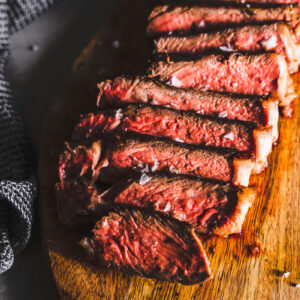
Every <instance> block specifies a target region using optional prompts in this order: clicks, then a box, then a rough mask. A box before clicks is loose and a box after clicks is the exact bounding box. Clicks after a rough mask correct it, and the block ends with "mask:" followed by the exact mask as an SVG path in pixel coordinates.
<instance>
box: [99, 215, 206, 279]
mask: <svg viewBox="0 0 300 300" xmlns="http://www.w3.org/2000/svg"><path fill="white" fill-rule="evenodd" d="M93 234H94V241H95V244H96V247H97V250H98V251H97V254H98V255H99V256H100V259H101V260H102V261H105V262H106V263H107V264H113V265H115V266H118V267H121V268H126V269H131V270H132V271H135V272H137V273H140V274H144V275H149V276H151V275H152V276H154V275H158V276H159V277H160V278H163V279H169V280H177V281H183V282H184V281H186V282H189V281H194V280H199V279H200V280H201V279H202V280H203V279H205V278H207V277H208V276H209V275H208V270H207V267H206V263H205V262H204V260H205V256H204V253H203V252H202V251H201V250H202V249H200V248H199V247H198V245H197V244H196V243H195V241H193V240H192V239H190V240H189V241H188V242H187V241H186V240H183V238H182V237H181V236H180V234H178V233H177V232H176V231H175V230H173V229H172V227H171V226H167V225H166V224H164V223H162V222H160V220H159V219H157V218H155V217H153V216H147V217H143V216H142V215H141V214H140V213H138V212H136V211H133V212H131V213H129V212H128V211H127V210H126V211H125V216H124V213H123V214H118V213H110V215H109V216H108V217H104V218H102V219H101V221H99V222H98V223H96V226H95V228H94V230H93Z"/></svg>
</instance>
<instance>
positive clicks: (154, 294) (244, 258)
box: [39, 0, 300, 300]
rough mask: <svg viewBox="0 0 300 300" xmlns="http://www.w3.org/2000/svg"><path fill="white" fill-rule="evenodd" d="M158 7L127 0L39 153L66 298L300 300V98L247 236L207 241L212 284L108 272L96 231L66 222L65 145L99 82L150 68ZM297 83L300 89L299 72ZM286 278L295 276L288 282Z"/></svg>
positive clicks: (97, 41) (52, 120)
mask: <svg viewBox="0 0 300 300" xmlns="http://www.w3.org/2000/svg"><path fill="white" fill-rule="evenodd" d="M133 7H134V9H132V8H133ZM150 7H151V6H150V3H149V2H147V4H145V2H144V1H136V0H127V1H126V0H125V1H122V2H121V3H120V5H119V6H118V8H117V9H116V11H115V12H114V13H113V14H112V16H110V18H109V19H108V20H107V21H106V22H104V24H103V26H102V27H101V28H100V29H99V32H98V33H97V34H96V35H95V36H94V37H93V38H92V40H91V41H90V43H89V45H88V46H87V47H86V48H85V49H84V50H83V51H82V53H81V55H80V56H79V58H78V59H77V61H76V62H75V63H74V67H73V70H72V72H71V74H70V77H69V78H68V79H67V80H66V82H65V84H64V85H63V86H62V89H61V91H60V92H59V93H58V95H57V97H56V99H55V101H54V105H53V107H52V111H51V112H50V116H49V120H48V126H47V129H46V131H45V134H44V140H43V143H42V148H41V155H40V170H39V180H40V201H41V203H40V207H41V224H42V236H43V239H44V246H45V249H46V252H47V253H48V255H49V261H50V265H51V268H52V272H53V276H54V279H55V281H56V284H57V288H58V292H59V294H60V297H61V299H207V300H210V299H224V300H225V299H247V300H249V299H276V300H277V299H300V290H299V288H296V287H294V286H293V285H294V284H296V283H299V282H300V251H299V248H300V247H299V246H300V243H299V241H300V234H299V225H300V222H299V217H300V216H299V212H300V110H299V103H298V100H297V101H296V105H295V114H294V117H293V118H292V119H281V120H280V142H279V144H278V146H276V147H275V148H274V151H273V153H272V154H271V156H270V167H269V168H268V169H267V171H266V172H265V173H263V174H261V175H259V176H256V177H254V178H252V181H251V183H252V184H253V185H255V186H256V187H257V189H258V194H259V195H258V197H257V199H256V201H255V203H254V204H253V206H252V208H251V209H250V211H249V213H248V215H247V218H246V221H245V223H244V226H243V234H242V236H241V237H230V238H228V239H221V238H212V239H207V240H204V241H203V244H204V248H205V250H206V252H207V255H208V259H209V261H210V262H211V269H212V271H213V274H214V279H213V280H211V281H209V282H207V283H206V284H205V285H203V286H202V285H193V286H183V285H180V284H174V283H168V282H161V281H157V280H149V279H144V278H141V277H139V276H131V275H127V274H125V273H122V272H120V271H114V270H107V269H101V268H99V267H97V266H96V265H93V264H91V263H90V262H89V261H88V260H87V259H86V257H85V255H84V253H83V251H82V250H81V248H80V246H79V245H78V242H79V240H80V239H81V238H82V237H83V235H84V233H85V232H86V231H87V230H88V228H68V227H66V226H63V225H62V224H61V223H60V221H59V220H58V217H57V212H56V201H55V195H54V184H55V182H57V181H58V176H57V162H58V155H59V152H60V150H61V149H62V147H63V142H64V141H65V140H68V139H69V137H70V133H71V130H72V127H73V126H74V124H75V122H76V121H77V120H78V118H79V115H80V114H82V113H86V112H89V111H93V110H95V102H96V94H97V89H96V83H97V82H98V81H100V80H102V79H104V78H107V77H109V76H113V75H118V74H122V73H132V72H135V71H136V72H142V71H143V70H144V69H145V67H146V64H147V57H149V55H150V52H151V45H150V46H149V41H147V39H146V38H145V37H144V33H143V32H144V28H145V24H146V23H145V20H146V16H147V14H148V12H149V9H150ZM115 40H118V42H119V47H117V46H118V45H117V43H114V41H115ZM145 57H146V58H145ZM295 82H296V84H297V87H298V88H299V93H300V75H299V74H297V75H296V76H295ZM253 244H258V245H260V247H261V253H260V254H259V255H257V256H250V255H249V253H248V247H249V246H251V245H253ZM284 272H290V276H289V277H288V278H283V277H282V274H283V273H284Z"/></svg>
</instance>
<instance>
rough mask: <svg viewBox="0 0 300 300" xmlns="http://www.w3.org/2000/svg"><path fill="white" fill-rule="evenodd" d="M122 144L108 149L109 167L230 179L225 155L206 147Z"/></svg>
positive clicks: (230, 165)
mask: <svg viewBox="0 0 300 300" xmlns="http://www.w3.org/2000/svg"><path fill="white" fill-rule="evenodd" d="M126 144H127V145H124V146H122V147H119V148H118V149H114V150H113V151H110V153H109V155H110V162H109V166H110V167H115V168H118V169H132V168H134V169H136V170H139V171H144V170H145V171H147V170H152V171H168V172H171V173H173V174H186V175H192V176H201V177H204V178H212V179H216V180H221V181H230V180H231V176H232V174H231V172H232V164H231V162H230V160H229V158H228V157H227V156H225V155H222V154H218V153H216V152H213V151H209V150H201V149H193V150H191V149H189V148H187V147H183V146H177V145H173V144H170V143H165V142H146V143H141V142H137V141H127V143H126Z"/></svg>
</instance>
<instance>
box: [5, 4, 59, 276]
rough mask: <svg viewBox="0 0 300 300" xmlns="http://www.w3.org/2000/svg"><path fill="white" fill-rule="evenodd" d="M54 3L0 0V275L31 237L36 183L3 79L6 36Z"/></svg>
mask: <svg viewBox="0 0 300 300" xmlns="http://www.w3.org/2000/svg"><path fill="white" fill-rule="evenodd" d="M55 2H57V1H56V0H0V274H1V273H3V272H5V271H6V270H8V269H9V268H10V267H11V266H12V264H13V261H14V256H15V254H17V253H18V252H20V251H21V250H23V249H24V247H25V246H26V245H27V243H28V240H29V238H30V232H31V226H32V220H33V201H34V199H35V197H36V192H37V184H36V179H35V176H34V163H33V156H32V151H31V146H30V142H29V140H28V137H27V135H26V133H25V131H24V127H23V123H22V120H21V118H20V116H19V115H18V113H17V112H16V110H15V105H14V100H13V93H12V90H11V87H10V85H9V82H8V81H7V80H6V78H5V67H6V63H7V60H8V58H9V36H10V34H11V33H13V32H14V31H16V30H19V29H21V28H22V27H24V26H25V25H27V24H28V23H29V22H31V21H32V20H34V19H35V18H36V17H37V16H38V15H40V14H41V13H43V12H44V11H46V10H47V9H48V8H49V7H50V6H51V5H52V4H54V3H55Z"/></svg>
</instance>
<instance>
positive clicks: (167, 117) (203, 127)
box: [121, 107, 253, 151]
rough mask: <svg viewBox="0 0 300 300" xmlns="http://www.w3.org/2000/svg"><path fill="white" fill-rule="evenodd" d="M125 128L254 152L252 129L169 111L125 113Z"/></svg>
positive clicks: (148, 109) (197, 143) (125, 129)
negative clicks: (252, 150)
mask: <svg viewBox="0 0 300 300" xmlns="http://www.w3.org/2000/svg"><path fill="white" fill-rule="evenodd" d="M121 127H122V128H123V130H124V131H127V130H129V131H134V132H138V133H141V134H148V135H152V136H156V137H167V138H170V139H172V140H174V141H180V142H184V143H188V144H193V145H206V146H213V147H224V148H231V149H236V150H239V151H250V150H251V149H252V146H253V140H252V135H251V132H252V130H251V128H249V127H247V126H245V125H242V124H233V123H229V122H227V123H226V122H220V121H217V120H214V121H212V120H209V119H201V118H199V117H198V116H196V115H195V116H192V115H182V114H181V113H179V112H175V111H172V110H169V109H159V108H158V109H153V108H151V107H143V108H138V109H135V110H132V111H129V113H125V118H124V120H123V122H122V125H121Z"/></svg>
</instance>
